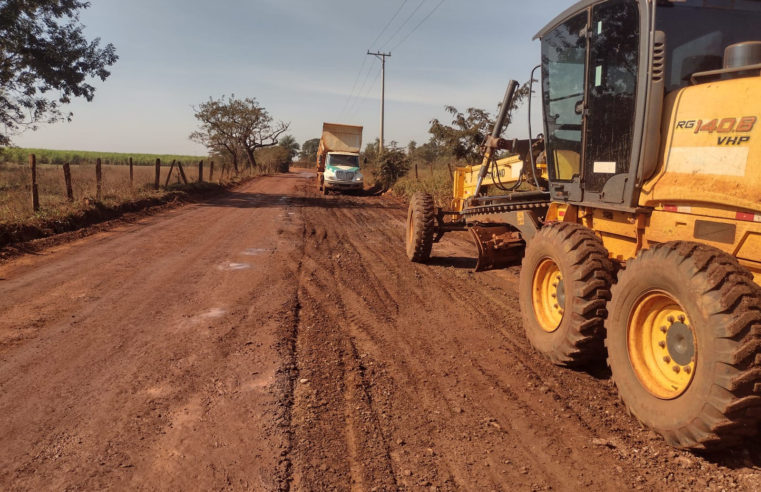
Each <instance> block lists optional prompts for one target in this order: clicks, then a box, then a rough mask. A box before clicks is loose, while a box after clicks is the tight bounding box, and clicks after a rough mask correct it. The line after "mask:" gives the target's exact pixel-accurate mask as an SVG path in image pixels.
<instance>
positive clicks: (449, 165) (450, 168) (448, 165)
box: [447, 162, 454, 181]
mask: <svg viewBox="0 0 761 492" xmlns="http://www.w3.org/2000/svg"><path fill="white" fill-rule="evenodd" d="M447 169H449V179H451V180H452V181H454V173H453V172H452V164H450V163H449V162H447Z"/></svg>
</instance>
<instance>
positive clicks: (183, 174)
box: [177, 161, 188, 184]
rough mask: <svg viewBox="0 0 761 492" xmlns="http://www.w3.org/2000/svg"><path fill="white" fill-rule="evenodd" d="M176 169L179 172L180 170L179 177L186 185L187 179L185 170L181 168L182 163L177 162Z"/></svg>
mask: <svg viewBox="0 0 761 492" xmlns="http://www.w3.org/2000/svg"><path fill="white" fill-rule="evenodd" d="M177 169H179V170H180V176H182V181H183V182H184V183H185V184H188V177H187V176H185V170H184V169H183V168H182V162H180V161H177Z"/></svg>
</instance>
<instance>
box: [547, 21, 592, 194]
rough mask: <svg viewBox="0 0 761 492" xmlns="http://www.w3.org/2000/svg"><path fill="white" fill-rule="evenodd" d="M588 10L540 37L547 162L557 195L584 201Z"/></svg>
mask: <svg viewBox="0 0 761 492" xmlns="http://www.w3.org/2000/svg"><path fill="white" fill-rule="evenodd" d="M587 25H588V11H587V10H584V11H582V12H581V13H579V14H577V15H575V16H573V17H572V18H570V19H569V20H567V21H565V22H563V23H562V24H560V25H558V26H557V27H555V28H554V29H553V30H552V31H550V32H548V33H547V34H546V35H545V36H543V37H542V97H543V103H544V104H543V105H544V117H545V131H546V133H547V135H546V140H547V144H546V151H547V168H548V172H549V178H550V192H551V193H552V198H553V199H555V200H568V201H581V199H582V192H581V170H582V154H583V150H584V145H583V141H584V139H583V135H584V115H583V107H584V100H585V87H586V84H585V80H586V59H587V39H586V32H587Z"/></svg>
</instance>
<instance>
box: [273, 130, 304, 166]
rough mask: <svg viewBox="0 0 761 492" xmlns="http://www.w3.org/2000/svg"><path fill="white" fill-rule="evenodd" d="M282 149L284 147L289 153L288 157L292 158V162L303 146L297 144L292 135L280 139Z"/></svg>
mask: <svg viewBox="0 0 761 492" xmlns="http://www.w3.org/2000/svg"><path fill="white" fill-rule="evenodd" d="M278 145H280V146H281V147H283V148H284V149H285V150H287V151H288V155H289V156H290V158H289V159H290V161H291V162H292V161H293V158H294V157H296V155H298V153H299V149H300V148H301V146H300V145H299V144H298V142H296V139H295V138H293V136H291V135H286V136H284V137H283V138H281V139H280V143H279V144H278Z"/></svg>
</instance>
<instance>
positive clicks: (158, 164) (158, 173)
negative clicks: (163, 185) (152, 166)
mask: <svg viewBox="0 0 761 492" xmlns="http://www.w3.org/2000/svg"><path fill="white" fill-rule="evenodd" d="M160 180H161V159H156V183H155V184H154V185H153V187H154V188H155V189H157V190H158V189H159V181H160Z"/></svg>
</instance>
